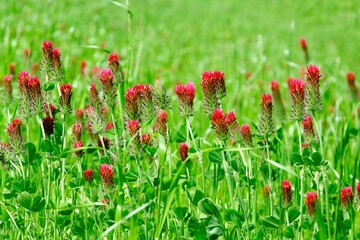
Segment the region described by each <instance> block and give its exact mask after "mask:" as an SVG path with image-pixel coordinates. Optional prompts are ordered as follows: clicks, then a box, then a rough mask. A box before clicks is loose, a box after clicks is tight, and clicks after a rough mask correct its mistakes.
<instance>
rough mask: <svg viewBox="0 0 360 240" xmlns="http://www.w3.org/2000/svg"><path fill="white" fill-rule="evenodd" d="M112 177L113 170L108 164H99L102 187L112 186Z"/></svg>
mask: <svg viewBox="0 0 360 240" xmlns="http://www.w3.org/2000/svg"><path fill="white" fill-rule="evenodd" d="M113 176H114V170H113V168H112V167H111V166H110V165H108V164H105V163H104V164H101V166H100V177H101V179H102V182H103V184H104V186H106V187H107V186H112V185H113V184H114V182H113Z"/></svg>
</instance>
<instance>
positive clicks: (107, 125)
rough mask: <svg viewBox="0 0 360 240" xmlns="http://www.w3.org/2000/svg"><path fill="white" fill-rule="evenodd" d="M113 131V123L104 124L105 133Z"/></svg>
mask: <svg viewBox="0 0 360 240" xmlns="http://www.w3.org/2000/svg"><path fill="white" fill-rule="evenodd" d="M111 129H114V123H113V122H109V123H108V124H106V126H105V132H107V131H109V130H111Z"/></svg>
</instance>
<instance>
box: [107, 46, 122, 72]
mask: <svg viewBox="0 0 360 240" xmlns="http://www.w3.org/2000/svg"><path fill="white" fill-rule="evenodd" d="M108 64H109V67H110V68H111V70H112V72H113V74H114V75H115V74H116V72H117V71H119V66H120V63H119V56H118V55H117V53H115V52H113V53H110V54H109V56H108Z"/></svg>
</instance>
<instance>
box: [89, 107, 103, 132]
mask: <svg viewBox="0 0 360 240" xmlns="http://www.w3.org/2000/svg"><path fill="white" fill-rule="evenodd" d="M85 114H86V116H87V117H88V119H89V123H88V125H87V129H88V130H89V133H90V136H93V137H95V138H97V135H99V134H100V133H102V132H103V131H104V127H105V126H104V121H103V119H102V116H101V115H99V114H98V113H97V112H96V111H95V109H94V107H93V106H91V105H90V106H88V107H87V108H86V109H85ZM90 129H91V131H90ZM93 137H92V139H94V138H93Z"/></svg>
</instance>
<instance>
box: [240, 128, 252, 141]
mask: <svg viewBox="0 0 360 240" xmlns="http://www.w3.org/2000/svg"><path fill="white" fill-rule="evenodd" d="M240 132H241V139H242V143H243V146H244V147H252V146H253V144H252V136H251V130H250V126H249V125H248V124H243V125H242V126H241V129H240Z"/></svg>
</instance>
